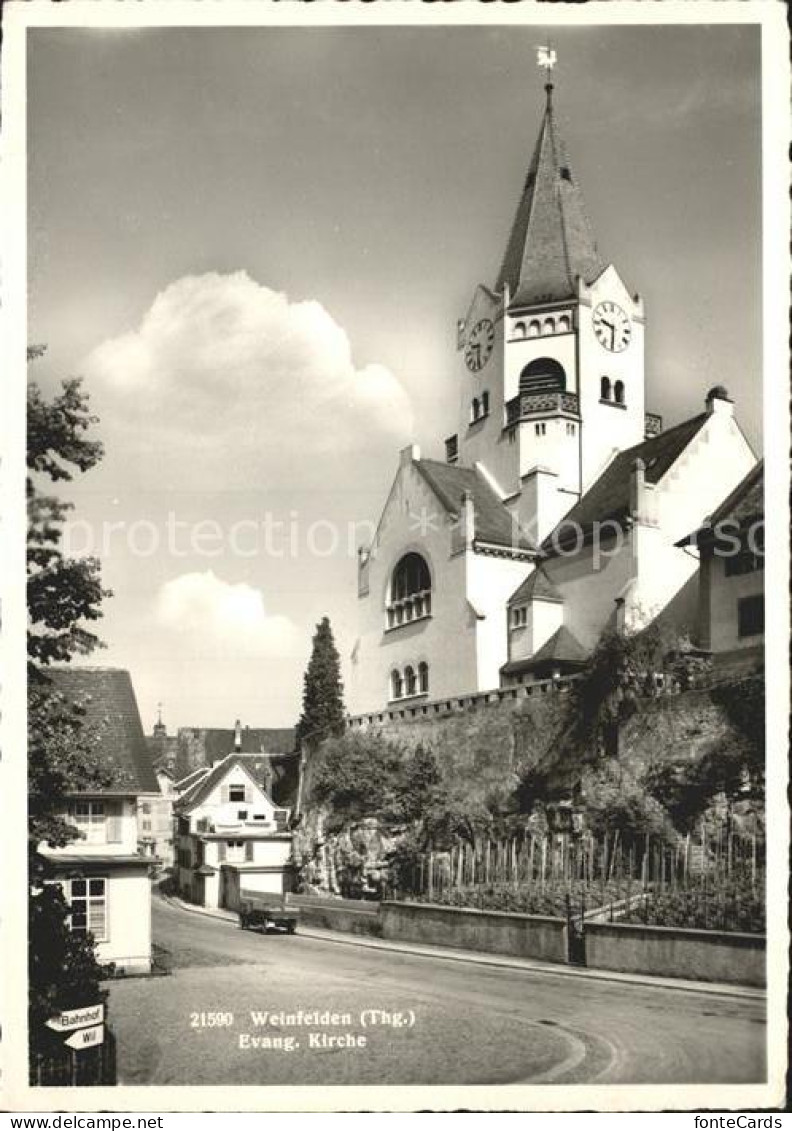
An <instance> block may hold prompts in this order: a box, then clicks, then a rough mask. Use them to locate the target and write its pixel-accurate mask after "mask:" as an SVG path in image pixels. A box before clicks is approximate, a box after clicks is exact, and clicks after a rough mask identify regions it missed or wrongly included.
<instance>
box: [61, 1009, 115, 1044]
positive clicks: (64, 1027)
mask: <svg viewBox="0 0 792 1131" xmlns="http://www.w3.org/2000/svg"><path fill="white" fill-rule="evenodd" d="M103 1021H104V1004H103V1003H102V1002H100V1003H99V1004H98V1005H81V1006H79V1008H77V1009H64V1010H63V1012H62V1013H58V1014H57V1015H56V1016H55V1017H50V1019H49V1021H48V1022H47V1026H48V1027H49V1028H50V1029H54V1030H55V1032H56V1033H69V1032H71V1030H72V1029H84V1028H85V1027H86V1026H88V1025H101V1024H102V1022H103ZM67 1043H68V1042H67Z"/></svg>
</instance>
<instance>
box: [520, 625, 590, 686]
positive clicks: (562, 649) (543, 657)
mask: <svg viewBox="0 0 792 1131" xmlns="http://www.w3.org/2000/svg"><path fill="white" fill-rule="evenodd" d="M587 659H588V653H587V652H586V650H585V649H584V647H583V645H582V644H581V643H580V641H579V640H578V639H577V637H576V636H575V635H574V634H573V633H572V632H570V631H569V629H568V628H567V627H566V625H563V624H562V625H561V627H560V628H559V629H557V630H556V631H555V632H554V633H553V635H552V636H551V637H550V639H549V640H547V641H546V642H545V643H544V644H543V645H542V647H541V648H540V649H539V651H538V652H535V653H534V654H533V656H530V657H529V658H528V659H527V660H510V661H509V662H508V663H506V664H504V665H503V667H502V668H501V672H502V673H503V674H504V675H519V674H520V672H529V671H533V670H534V668H539V667H542V666H543V665H545V664H559V665H561V666H562V667H574V668H582V667H583V666H584V664H585V663H586V660H587Z"/></svg>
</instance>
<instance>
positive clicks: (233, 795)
mask: <svg viewBox="0 0 792 1131" xmlns="http://www.w3.org/2000/svg"><path fill="white" fill-rule="evenodd" d="M228 800H229V801H244V800H245V787H244V786H243V785H230V786H229V787H228Z"/></svg>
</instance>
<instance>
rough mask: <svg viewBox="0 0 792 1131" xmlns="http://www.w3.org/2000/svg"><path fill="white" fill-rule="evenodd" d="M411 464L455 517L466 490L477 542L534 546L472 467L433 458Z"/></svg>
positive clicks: (531, 547) (531, 548)
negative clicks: (469, 495) (471, 503)
mask: <svg viewBox="0 0 792 1131" xmlns="http://www.w3.org/2000/svg"><path fill="white" fill-rule="evenodd" d="M413 467H415V468H416V469H417V470H418V472H419V473H420V474H421V475H422V476H423V478H424V479H425V480H426V482H427V483H428V484H429V487H430V488H431V489H432V491H433V492H434V493H435V495H436V496H437V498H438V501H439V502H440V503H441V504H442V506H443V508H444V509H445V511H446V513H447V514H449V515H451V516H453V517H454V518H456V517H458V516H459V512H460V509H461V506H462V496H463V494H464V493H465V491H469V492H470V494H471V495H472V497H473V511H474V514H475V537H476V540H477V541H479V542H486V543H488V544H490V545H494V546H508V547H512V548H513V549H518V550H535V549H536V546H535V545H534V543H533V542H532V541H531V540H530V539H529V538H528V536H527V535H526V534H525V533H524V531H523V530H522V528H521V527H519V526H518V525H517V524H516V522H515V521H514V519H513V517H512V514H511V511H510V510H509V509H508V507H507V506H506V505H505V503H504V502H503V501H502V500H501V499H500V498H499V497H498V495H497V494H496V493H495V491H494V490H493V489H492V487H491V486H490V485H489V483H488V482H487V480H486V479H485V478H484V476H483V475H482V474H481V473H480V472H479V471H478V470H477V469H476V468H474V467H463V466H461V465H460V464H450V463H441V462H440V461H439V460H433V459H420V460H415V461H414V462H413Z"/></svg>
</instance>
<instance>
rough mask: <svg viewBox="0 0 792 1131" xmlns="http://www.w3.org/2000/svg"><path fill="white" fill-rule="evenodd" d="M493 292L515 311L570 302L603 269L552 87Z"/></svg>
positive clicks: (548, 87)
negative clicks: (580, 286)
mask: <svg viewBox="0 0 792 1131" xmlns="http://www.w3.org/2000/svg"><path fill="white" fill-rule="evenodd" d="M545 90H546V92H547V105H546V107H545V112H544V117H543V119H542V125H541V128H540V130H539V138H538V140H537V142H536V148H535V149H534V153H533V157H532V159H531V164H530V166H529V169H528V174H527V176H526V178H525V184H524V186H523V191H522V196H521V197H520V203H519V205H518V207H517V214H516V216H515V218H514V223H513V225H512V229H511V234H510V235H509V242H508V244H507V245H506V253H505V255H504V257H503V263H502V265H501V269H500V272H499V274H498V279H497V282H496V284H495V289H496V290H497V291H499V292H502V291H503V288H504V286H508V287H509V293H510V296H511V302H512V304H513V305H526V306H529V305H532V304H534V303H537V302H545V301H555V300H559V299H565V298H571V297H573V296H574V295H575V294H576V293H577V286H576V278H577V277H578V276H580V277H581V278H582V279H583V280H584V281H585V282H586V283H592V282H593V281H594V280H595V279H596V278H597V277H598V276H599V275H600V274H601V273H602V271H603V270H604V269H605V266H606V264H605V263H604V262H603V261H602V259H601V258H600V255H599V252H598V251H597V245H596V243H595V241H594V237H593V235H592V232H591V227H590V225H589V222H588V217H587V216H586V210H585V207H584V204H583V197H582V194H581V191H580V187H579V185H578V183H577V181H576V180H575V176H574V173H573V172H572V167H571V165H570V163H569V157H568V156H567V152H566V147H565V145H564V143H563V141H562V140H561V137H560V136H559V133H558V126H557V124H556V120H555V114H554V110H553V99H552V91H553V87H552V84H550V83H548V84H547V86H546V87H545Z"/></svg>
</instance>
